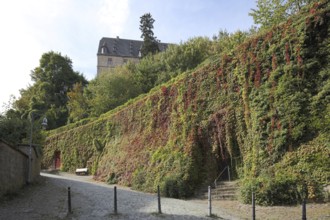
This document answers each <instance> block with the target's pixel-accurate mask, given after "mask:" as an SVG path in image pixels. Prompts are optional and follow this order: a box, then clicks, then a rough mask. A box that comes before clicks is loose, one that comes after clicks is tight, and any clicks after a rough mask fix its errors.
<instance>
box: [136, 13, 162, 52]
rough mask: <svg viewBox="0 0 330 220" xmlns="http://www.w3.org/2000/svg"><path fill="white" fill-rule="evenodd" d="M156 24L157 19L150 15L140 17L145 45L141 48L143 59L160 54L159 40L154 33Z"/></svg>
mask: <svg viewBox="0 0 330 220" xmlns="http://www.w3.org/2000/svg"><path fill="white" fill-rule="evenodd" d="M154 22H155V19H153V18H152V16H151V14H150V13H146V14H144V15H143V16H141V17H140V30H141V32H142V34H141V38H142V39H143V45H142V48H141V55H142V57H144V56H146V55H148V54H149V53H151V54H155V53H157V52H159V48H158V40H157V38H156V37H155V36H154V32H153V31H152V30H153V28H154Z"/></svg>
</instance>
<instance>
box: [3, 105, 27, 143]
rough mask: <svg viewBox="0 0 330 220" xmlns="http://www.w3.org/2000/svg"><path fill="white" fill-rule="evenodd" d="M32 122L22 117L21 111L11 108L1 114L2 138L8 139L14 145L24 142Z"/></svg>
mask: <svg viewBox="0 0 330 220" xmlns="http://www.w3.org/2000/svg"><path fill="white" fill-rule="evenodd" d="M29 125H30V123H29V121H28V120H27V119H22V118H21V116H20V114H19V112H17V111H15V110H13V109H9V110H8V111H7V112H6V113H5V114H3V115H0V139H3V140H6V141H8V142H10V143H12V144H14V145H16V144H19V143H22V140H23V139H24V138H26V136H27V134H28V133H27V132H28V130H27V129H28V127H29Z"/></svg>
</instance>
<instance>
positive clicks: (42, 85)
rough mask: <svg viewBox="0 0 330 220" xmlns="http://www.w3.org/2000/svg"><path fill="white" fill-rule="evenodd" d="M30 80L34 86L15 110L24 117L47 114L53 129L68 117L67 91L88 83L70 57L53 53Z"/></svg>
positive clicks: (23, 96) (63, 122)
mask: <svg viewBox="0 0 330 220" xmlns="http://www.w3.org/2000/svg"><path fill="white" fill-rule="evenodd" d="M31 78H32V80H33V82H34V84H33V85H30V86H29V87H28V88H27V89H22V90H21V98H20V99H18V100H17V101H16V102H15V103H14V107H15V108H16V109H17V110H18V111H20V112H21V114H22V115H23V117H27V115H28V114H29V112H31V111H37V112H39V113H40V114H41V115H47V118H48V121H49V128H50V129H52V128H57V127H59V126H62V125H65V124H66V122H67V120H68V115H69V113H68V109H67V107H66V104H67V101H68V97H67V92H68V91H69V90H70V89H71V88H72V87H73V85H74V84H75V83H78V82H81V83H82V84H83V85H85V84H86V83H87V80H86V79H85V78H84V77H83V76H82V75H81V74H80V73H78V72H75V71H74V70H73V69H72V61H71V59H70V58H68V57H67V56H62V55H61V54H60V53H55V52H53V51H51V52H48V53H44V54H43V55H42V57H41V59H40V65H39V66H38V67H36V68H35V69H34V70H33V71H32V72H31Z"/></svg>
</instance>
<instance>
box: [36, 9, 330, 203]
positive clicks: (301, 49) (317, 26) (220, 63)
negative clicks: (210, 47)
mask: <svg viewBox="0 0 330 220" xmlns="http://www.w3.org/2000/svg"><path fill="white" fill-rule="evenodd" d="M328 79H329V5H328V4H324V5H320V6H317V5H314V6H313V7H312V8H311V9H310V10H308V11H306V13H305V14H304V16H301V15H300V16H296V17H293V18H292V19H290V20H288V21H287V22H286V23H284V24H282V25H280V26H278V27H274V28H272V29H271V30H269V31H268V32H267V33H263V34H259V35H258V36H255V37H253V38H252V39H250V40H248V41H246V42H244V43H243V44H241V45H240V46H239V47H238V48H236V49H235V50H234V51H233V52H232V53H231V54H225V55H221V56H220V57H216V58H211V59H210V60H209V61H208V62H207V63H204V64H203V65H201V66H200V67H199V68H198V69H196V70H195V71H193V72H191V73H185V74H182V75H181V76H179V77H178V78H176V79H175V80H174V81H171V82H169V83H167V84H166V85H163V86H161V87H158V88H157V89H154V90H153V91H152V92H150V93H149V94H148V95H146V96H143V97H140V98H137V99H135V100H134V101H132V102H130V103H129V104H127V105H125V106H124V107H121V108H118V109H116V110H114V111H111V112H109V113H107V114H105V115H102V116H101V117H100V118H99V119H95V120H91V121H86V122H85V123H80V124H77V125H76V127H74V126H72V125H71V126H68V127H64V128H61V129H58V130H57V131H53V132H52V133H50V136H49V137H48V139H47V143H46V146H45V148H44V161H43V163H44V165H45V166H47V165H50V163H51V160H52V157H53V155H54V152H55V151H56V150H60V151H61V152H62V163H63V164H62V169H63V170H69V171H74V169H75V168H77V167H84V166H89V167H90V168H91V169H92V170H93V172H94V173H95V176H96V178H97V179H99V180H103V181H108V182H109V183H119V184H124V185H130V186H133V187H135V188H137V189H141V190H144V191H153V190H155V188H156V186H157V185H161V189H162V192H163V193H164V194H166V195H168V196H173V197H182V196H189V195H190V194H191V193H192V192H193V190H194V189H195V188H196V187H197V186H198V185H200V184H202V183H203V182H204V181H205V180H207V181H210V180H212V179H214V178H215V176H216V175H217V173H218V172H219V171H220V170H221V169H223V167H224V166H225V165H231V166H234V167H235V166H237V167H235V168H233V171H234V169H235V170H236V168H237V170H238V174H239V175H240V178H241V179H242V181H241V182H242V183H244V184H243V185H242V191H243V192H244V193H246V192H249V190H251V189H252V188H255V190H257V191H258V192H260V197H261V198H263V199H262V201H259V203H265V204H269V203H272V202H269V201H268V199H269V198H272V199H273V200H276V201H277V199H278V200H279V201H281V199H285V198H274V196H269V195H268V194H269V190H272V187H274V186H272V185H271V186H269V183H268V185H267V184H264V185H262V184H263V183H265V182H266V183H267V181H266V180H265V179H267V178H268V179H272V178H273V179H274V181H275V182H276V180H277V179H276V178H277V176H278V175H279V174H277V173H278V172H277V171H276V168H277V167H281V163H283V160H282V158H283V156H284V155H285V153H286V152H296V151H297V150H299V149H300V146H309V145H312V146H314V145H315V144H313V143H316V142H317V146H318V148H317V150H318V152H319V151H321V152H325V155H329V142H328V141H329V140H328V138H327V136H329V135H327V134H328V133H327V132H328V131H329V129H328V127H326V128H324V126H329V125H314V124H313V123H312V122H311V119H313V120H315V121H320V118H322V117H325V116H327V115H326V114H325V113H321V114H320V115H315V114H314V113H313V111H312V110H313V108H315V107H313V106H312V103H313V98H314V97H315V96H317V95H318V94H319V93H320V91H321V90H322V89H324V88H323V87H325V86H324V85H323V84H322V82H324V81H326V80H328ZM326 92H328V91H327V90H326ZM322 103H323V104H322ZM322 103H321V104H320V106H318V107H317V108H319V109H321V110H322V109H324V110H326V109H327V108H328V109H329V103H328V102H327V101H325V102H322ZM324 103H325V104H324ZM322 112H324V111H322ZM78 125H79V126H78ZM322 126H323V127H322ZM322 132H323V134H321V133H322ZM324 132H326V133H325V134H324ZM320 134H321V135H320ZM312 140H314V142H313V141H312ZM310 141H312V142H310ZM297 154H299V153H297ZM322 159H324V158H322ZM284 160H288V159H287V158H286V157H285V158H284ZM325 160H326V161H325V164H327V163H329V159H325ZM238 164H240V165H238ZM293 166H294V165H293ZM321 170H322V167H321ZM323 171H325V172H323V174H320V175H321V177H320V178H324V181H325V182H327V181H328V180H329V172H330V171H329V170H323ZM288 172H291V171H288ZM281 175H284V176H285V175H287V174H286V173H285V172H284V173H283V174H281ZM292 175H293V177H292V181H296V180H297V179H295V178H297V175H298V174H297V175H296V176H295V175H294V174H292ZM316 178H317V177H316ZM268 181H269V180H268ZM281 181H282V179H280V180H279V182H280V183H282V182H281ZM283 181H284V183H285V184H290V182H288V181H287V180H286V179H284V180H283ZM324 181H323V182H324ZM285 184H284V185H280V187H284V191H285V187H286V185H285ZM299 187H300V186H296V188H299ZM311 187H312V186H311ZM315 187H316V186H315ZM275 188H276V187H275ZM267 190H268V191H267ZM296 191H297V190H296ZM298 191H299V190H298ZM298 193H299V192H298ZM289 196H291V195H289ZM291 197H292V196H291ZM291 197H290V198H291ZM243 199H244V196H243ZM291 199H292V200H298V199H299V198H291ZM275 203H276V202H275Z"/></svg>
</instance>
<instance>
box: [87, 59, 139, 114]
mask: <svg viewBox="0 0 330 220" xmlns="http://www.w3.org/2000/svg"><path fill="white" fill-rule="evenodd" d="M130 68H134V64H129V65H126V66H122V67H117V68H115V69H114V70H111V71H109V72H104V73H102V74H100V76H98V77H97V78H96V79H94V80H92V81H90V83H89V85H88V87H87V89H86V95H87V96H88V104H89V106H90V108H91V115H92V116H98V115H100V114H102V113H105V112H107V111H109V110H111V109H114V108H116V107H118V106H119V105H122V104H124V103H125V102H126V101H128V100H129V99H131V98H134V97H136V96H137V95H139V94H141V90H140V87H139V86H138V85H137V84H136V83H135V82H134V76H133V74H134V71H132V70H131V69H130Z"/></svg>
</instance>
